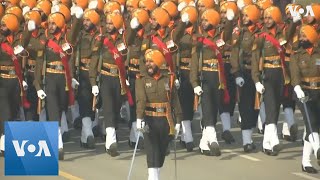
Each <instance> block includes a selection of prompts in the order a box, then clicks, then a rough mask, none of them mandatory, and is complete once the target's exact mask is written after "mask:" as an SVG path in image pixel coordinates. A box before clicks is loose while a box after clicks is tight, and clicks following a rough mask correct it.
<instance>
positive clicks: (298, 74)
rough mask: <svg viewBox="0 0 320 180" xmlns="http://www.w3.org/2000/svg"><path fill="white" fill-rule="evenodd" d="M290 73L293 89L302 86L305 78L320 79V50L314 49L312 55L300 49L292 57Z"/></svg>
mask: <svg viewBox="0 0 320 180" xmlns="http://www.w3.org/2000/svg"><path fill="white" fill-rule="evenodd" d="M290 72H291V84H292V86H293V87H294V86H296V85H301V82H302V79H303V78H307V77H308V78H310V77H319V78H320V48H319V47H316V48H314V49H313V53H312V54H311V55H310V54H309V53H308V52H307V51H306V50H305V49H302V48H300V49H298V51H296V52H295V53H294V54H293V55H292V56H291V61H290Z"/></svg>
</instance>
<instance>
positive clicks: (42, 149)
mask: <svg viewBox="0 0 320 180" xmlns="http://www.w3.org/2000/svg"><path fill="white" fill-rule="evenodd" d="M28 142H29V140H23V141H22V142H19V141H18V140H12V144H13V147H14V149H15V151H16V153H17V156H18V157H24V156H25V154H26V152H25V150H27V151H28V152H29V153H35V152H36V151H37V152H36V153H37V154H36V155H35V157H41V156H42V155H44V156H45V157H51V153H50V151H49V148H48V145H47V142H46V141H45V140H39V141H38V144H36V145H34V144H31V143H28ZM27 143H28V144H27Z"/></svg>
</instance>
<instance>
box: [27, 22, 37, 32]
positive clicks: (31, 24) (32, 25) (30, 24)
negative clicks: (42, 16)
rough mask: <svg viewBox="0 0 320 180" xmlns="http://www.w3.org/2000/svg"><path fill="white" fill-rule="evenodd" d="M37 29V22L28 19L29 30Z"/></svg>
mask: <svg viewBox="0 0 320 180" xmlns="http://www.w3.org/2000/svg"><path fill="white" fill-rule="evenodd" d="M35 29H36V23H35V22H34V21H33V20H29V21H28V31H33V30H35Z"/></svg>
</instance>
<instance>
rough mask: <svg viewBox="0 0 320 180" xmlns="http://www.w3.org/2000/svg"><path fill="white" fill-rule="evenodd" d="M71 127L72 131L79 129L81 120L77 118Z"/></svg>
mask: <svg viewBox="0 0 320 180" xmlns="http://www.w3.org/2000/svg"><path fill="white" fill-rule="evenodd" d="M73 127H74V129H78V130H79V129H81V128H82V118H81V117H80V116H79V117H77V118H76V119H74V121H73Z"/></svg>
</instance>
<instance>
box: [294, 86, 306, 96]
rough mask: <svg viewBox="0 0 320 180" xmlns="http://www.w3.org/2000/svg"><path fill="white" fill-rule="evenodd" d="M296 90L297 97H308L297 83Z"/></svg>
mask: <svg viewBox="0 0 320 180" xmlns="http://www.w3.org/2000/svg"><path fill="white" fill-rule="evenodd" d="M294 92H295V93H296V94H297V98H298V99H301V98H304V97H306V95H305V94H304V92H303V91H302V89H301V86H300V85H296V86H295V87H294Z"/></svg>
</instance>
